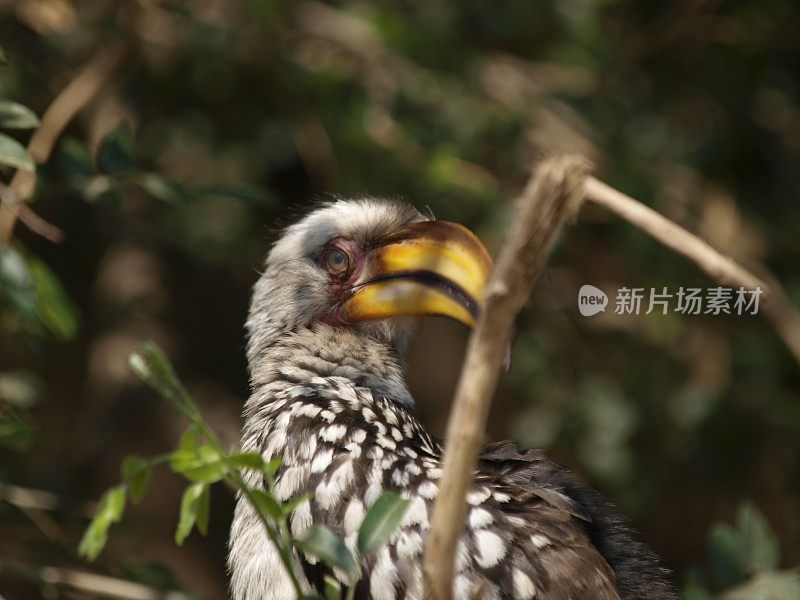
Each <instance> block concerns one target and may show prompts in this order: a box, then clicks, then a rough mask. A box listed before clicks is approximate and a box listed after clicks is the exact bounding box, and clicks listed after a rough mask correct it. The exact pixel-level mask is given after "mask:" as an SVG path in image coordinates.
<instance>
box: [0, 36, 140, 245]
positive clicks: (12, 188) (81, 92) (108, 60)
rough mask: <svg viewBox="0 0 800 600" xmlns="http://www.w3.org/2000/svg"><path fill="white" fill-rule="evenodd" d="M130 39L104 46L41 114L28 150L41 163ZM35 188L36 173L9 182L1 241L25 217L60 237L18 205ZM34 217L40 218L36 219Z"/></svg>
mask: <svg viewBox="0 0 800 600" xmlns="http://www.w3.org/2000/svg"><path fill="white" fill-rule="evenodd" d="M128 46H129V42H121V43H120V44H119V45H117V46H116V47H113V48H103V49H102V50H101V51H100V52H98V53H97V54H96V55H95V56H94V58H92V59H91V60H90V61H89V62H88V63H87V64H86V66H84V67H83V69H81V71H80V72H79V73H78V75H76V76H75V78H74V79H73V80H72V81H71V82H70V83H69V84H68V85H67V87H65V88H64V89H63V90H62V91H61V93H59V94H58V96H56V98H55V100H53V102H52V103H51V104H50V106H49V107H48V108H47V110H46V111H45V113H44V115H42V122H41V124H40V125H39V127H38V128H37V129H36V131H34V132H33V135H32V136H31V139H30V142H29V143H28V152H29V153H30V155H31V156H32V157H33V159H34V160H35V161H36V162H37V163H38V164H42V163H44V162H46V161H47V159H48V158H49V157H50V154H51V153H52V152H53V148H54V147H55V144H56V141H57V140H58V138H59V137H60V135H61V133H62V132H63V131H64V129H65V128H66V127H67V125H69V123H70V121H72V119H73V118H74V117H75V115H77V114H78V113H79V112H80V111H81V110H83V108H84V107H85V106H86V105H87V104H88V103H89V102H90V101H91V100H92V98H94V97H95V96H96V95H97V93H98V92H99V91H100V90H101V89H102V88H103V87H104V86H105V85H106V83H108V80H109V79H110V78H111V76H112V75H113V74H114V73H115V72H116V70H117V68H118V66H119V65H120V63H121V62H122V58H123V57H124V55H125V54H126V52H127V48H128ZM35 187H36V174H35V173H32V172H30V171H23V170H21V169H20V170H18V171H17V172H16V173H15V174H14V177H12V178H11V182H10V183H9V184H8V188H7V193H6V194H4V197H3V201H2V202H0V243H6V244H7V243H8V242H9V241H10V240H11V236H12V234H13V233H14V224H15V223H16V221H17V219H18V218H20V213H22V216H25V217H27V218H28V220H29V222H31V223H33V224H34V226H38V227H39V229H42V227H44V231H45V232H47V233H49V234H50V235H54V236H56V237H58V233H60V232H58V233H57V230H56V229H55V228H53V226H52V225H50V224H49V223H46V222H44V221H43V220H42V219H41V218H38V216H37V215H33V216H31V215H30V213H26V212H25V211H21V210H20V208H19V205H21V204H22V203H23V202H27V201H28V200H29V199H30V198H31V197H32V196H33V192H34V189H35ZM33 217H37V218H36V219H34V218H33Z"/></svg>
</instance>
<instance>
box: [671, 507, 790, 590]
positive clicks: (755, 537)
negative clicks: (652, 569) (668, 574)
mask: <svg viewBox="0 0 800 600" xmlns="http://www.w3.org/2000/svg"><path fill="white" fill-rule="evenodd" d="M709 562H710V566H711V569H710V570H711V574H712V576H713V581H714V582H715V583H716V587H717V588H718V589H724V590H726V591H725V593H723V594H722V595H721V596H720V598H721V599H722V600H790V599H794V598H798V597H800V573H798V572H796V571H781V570H779V566H780V545H779V543H778V539H777V537H776V536H775V533H774V532H773V531H772V528H771V527H770V524H769V522H768V521H767V519H766V518H765V517H764V515H763V514H762V513H761V512H760V511H759V510H758V509H757V508H756V507H755V506H754V505H753V504H751V503H748V502H746V503H744V504H742V505H741V506H740V507H739V510H738V512H737V514H736V523H735V525H729V524H727V523H717V524H716V525H714V527H712V529H711V531H710V533H709ZM684 597H685V598H686V599H687V600H710V599H711V597H712V595H711V593H710V592H709V591H708V590H707V588H706V586H705V585H704V584H703V581H702V577H700V576H699V574H698V573H694V574H693V576H692V577H690V578H689V579H688V580H687V582H686V585H685V587H684Z"/></svg>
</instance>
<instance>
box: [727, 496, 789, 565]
mask: <svg viewBox="0 0 800 600" xmlns="http://www.w3.org/2000/svg"><path fill="white" fill-rule="evenodd" d="M736 525H737V527H738V529H739V534H740V536H741V540H742V542H741V543H742V545H743V548H744V567H745V569H746V570H747V572H748V573H751V574H752V573H757V572H759V571H768V570H772V569H776V568H777V567H778V561H779V559H780V547H779V545H778V539H777V537H775V534H774V533H773V532H772V529H771V528H770V526H769V522H768V521H767V519H766V518H765V517H764V515H763V514H761V512H760V511H759V510H758V508H756V507H755V506H754V505H753V504H751V503H749V502H747V503H745V504H743V505H742V506H741V507H740V508H739V512H738V515H737V518H736Z"/></svg>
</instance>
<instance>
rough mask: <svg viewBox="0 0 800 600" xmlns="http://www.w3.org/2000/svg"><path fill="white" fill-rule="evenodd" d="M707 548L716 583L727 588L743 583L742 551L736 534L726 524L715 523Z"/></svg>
mask: <svg viewBox="0 0 800 600" xmlns="http://www.w3.org/2000/svg"><path fill="white" fill-rule="evenodd" d="M709 546H710V553H711V566H712V569H713V572H714V578H715V579H716V581H717V583H719V584H720V585H721V586H722V587H729V586H731V585H734V584H736V583H740V582H741V581H743V580H744V578H745V575H744V573H743V568H742V566H743V563H744V559H743V555H744V551H743V548H742V547H741V543H740V539H739V534H738V532H737V531H736V530H735V529H734V528H733V527H731V526H730V525H728V524H727V523H717V524H715V525H714V526H713V527H712V528H711V534H710V544H709Z"/></svg>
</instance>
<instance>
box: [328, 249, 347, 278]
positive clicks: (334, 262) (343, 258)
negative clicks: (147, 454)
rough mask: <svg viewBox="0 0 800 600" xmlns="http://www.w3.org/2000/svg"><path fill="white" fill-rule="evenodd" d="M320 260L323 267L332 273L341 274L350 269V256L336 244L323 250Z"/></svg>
mask: <svg viewBox="0 0 800 600" xmlns="http://www.w3.org/2000/svg"><path fill="white" fill-rule="evenodd" d="M322 261H323V263H324V264H325V268H326V269H327V270H328V272H329V273H331V274H332V275H343V274H344V273H346V272H347V271H348V270H349V269H350V256H349V255H348V254H347V252H345V251H344V250H342V249H341V248H337V247H336V246H333V247H331V248H328V249H327V250H326V251H325V254H324V255H323V257H322Z"/></svg>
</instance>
